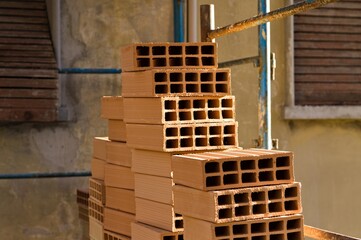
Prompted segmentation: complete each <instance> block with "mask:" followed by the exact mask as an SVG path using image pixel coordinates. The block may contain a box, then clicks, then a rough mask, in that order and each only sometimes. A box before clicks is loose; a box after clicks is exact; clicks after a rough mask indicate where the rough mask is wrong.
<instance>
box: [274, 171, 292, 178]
mask: <svg viewBox="0 0 361 240" xmlns="http://www.w3.org/2000/svg"><path fill="white" fill-rule="evenodd" d="M276 179H277V180H289V179H291V174H290V171H289V170H278V171H276Z"/></svg>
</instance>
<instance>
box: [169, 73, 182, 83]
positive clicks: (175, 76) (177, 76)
mask: <svg viewBox="0 0 361 240" xmlns="http://www.w3.org/2000/svg"><path fill="white" fill-rule="evenodd" d="M169 81H170V82H181V81H182V73H178V72H172V73H170V74H169Z"/></svg>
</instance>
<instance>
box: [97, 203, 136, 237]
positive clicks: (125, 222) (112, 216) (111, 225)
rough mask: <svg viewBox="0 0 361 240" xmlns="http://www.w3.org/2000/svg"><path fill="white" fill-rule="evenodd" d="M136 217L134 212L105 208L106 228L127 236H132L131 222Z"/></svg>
mask: <svg viewBox="0 0 361 240" xmlns="http://www.w3.org/2000/svg"><path fill="white" fill-rule="evenodd" d="M134 218H135V216H134V215H133V214H129V213H126V212H122V211H117V210H114V209H110V208H105V209H104V229H105V230H108V231H111V232H114V233H118V234H122V235H125V236H130V234H131V227H130V224H131V223H132V222H134V220H135V219H134Z"/></svg>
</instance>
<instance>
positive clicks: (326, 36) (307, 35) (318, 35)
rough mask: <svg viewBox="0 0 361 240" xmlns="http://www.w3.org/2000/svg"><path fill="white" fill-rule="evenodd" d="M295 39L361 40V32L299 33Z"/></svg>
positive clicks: (295, 35)
mask: <svg viewBox="0 0 361 240" xmlns="http://www.w3.org/2000/svg"><path fill="white" fill-rule="evenodd" d="M294 38H295V40H307V41H309V40H313V41H332V42H335V41H341V42H343V41H345V42H361V34H341V33H338V34H335V33H298V32H295V34H294Z"/></svg>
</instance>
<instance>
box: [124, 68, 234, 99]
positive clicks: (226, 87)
mask: <svg viewBox="0 0 361 240" xmlns="http://www.w3.org/2000/svg"><path fill="white" fill-rule="evenodd" d="M122 95H123V97H170V96H188V97H190V96H212V97H216V96H218V97H220V96H225V95H231V72H230V69H226V68H218V69H216V68H214V69H152V70H147V71H141V72H124V73H122Z"/></svg>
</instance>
